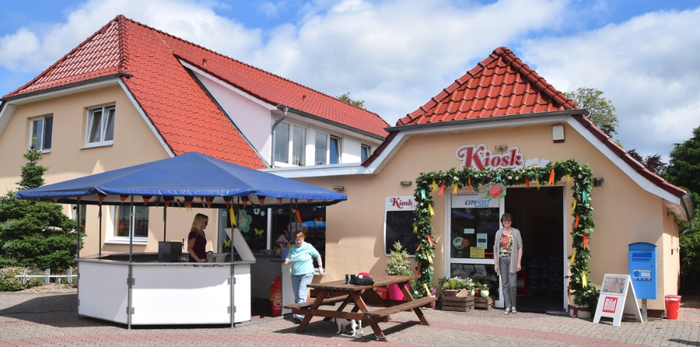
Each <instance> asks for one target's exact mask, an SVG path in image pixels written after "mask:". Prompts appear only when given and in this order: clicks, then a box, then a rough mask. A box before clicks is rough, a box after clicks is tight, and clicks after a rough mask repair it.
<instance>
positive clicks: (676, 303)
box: [665, 295, 681, 319]
mask: <svg viewBox="0 0 700 347" xmlns="http://www.w3.org/2000/svg"><path fill="white" fill-rule="evenodd" d="M665 298H666V318H667V319H678V311H679V310H680V309H681V296H680V295H666V297H665Z"/></svg>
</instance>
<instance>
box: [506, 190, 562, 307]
mask: <svg viewBox="0 0 700 347" xmlns="http://www.w3.org/2000/svg"><path fill="white" fill-rule="evenodd" d="M562 194H563V187H541V188H540V189H532V188H531V189H525V188H508V194H507V195H506V197H505V212H508V213H510V214H512V215H513V227H514V228H517V229H519V230H520V232H521V235H522V238H523V259H522V263H521V265H522V270H521V271H520V272H519V273H518V297H517V307H518V310H519V311H523V312H546V311H563V310H564V230H563V223H564V222H563V218H564V216H563V197H562Z"/></svg>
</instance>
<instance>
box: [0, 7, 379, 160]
mask: <svg viewBox="0 0 700 347" xmlns="http://www.w3.org/2000/svg"><path fill="white" fill-rule="evenodd" d="M178 59H182V60H184V61H187V62H188V63H190V64H192V65H194V66H196V67H197V68H199V69H201V70H203V71H206V72H207V73H210V74H212V75H214V76H217V77H218V78H221V79H222V80H224V81H225V82H228V83H230V84H231V85H233V86H235V87H236V88H238V89H240V90H243V91H245V92H247V93H249V94H251V95H252V96H254V97H257V98H259V99H261V100H263V101H265V102H268V103H270V104H272V105H279V104H282V105H285V106H289V107H291V108H294V109H297V110H300V111H303V112H306V113H309V114H313V115H316V116H318V117H321V118H325V119H328V120H330V121H333V122H338V123H340V124H343V125H347V126H351V127H354V128H356V129H359V130H362V131H366V132H369V133H372V134H376V135H379V136H386V135H387V133H386V131H385V130H384V128H385V127H387V126H388V124H387V123H386V122H385V121H384V120H383V119H381V118H380V117H379V116H378V115H377V114H375V113H372V112H369V111H366V110H364V109H361V108H358V107H355V106H352V105H349V104H347V103H345V102H342V101H340V100H338V99H336V98H334V97H331V96H328V95H326V94H323V93H320V92H318V91H315V90H313V89H310V88H307V87H304V86H302V85H299V84H297V83H294V82H292V81H290V80H287V79H284V78H282V77H280V76H277V75H274V74H271V73H268V72H265V71H263V70H260V69H257V68H255V67H252V66H250V65H246V64H244V63H241V62H240V61H237V60H234V59H231V58H229V57H226V56H224V55H221V54H218V53H216V52H213V51H211V50H208V49H205V48H203V47H200V46H198V45H195V44H193V43H190V42H187V41H184V40H182V39H179V38H177V37H174V36H172V35H169V34H167V33H164V32H162V31H159V30H156V29H153V28H151V27H148V26H146V25H143V24H141V23H138V22H136V21H133V20H130V19H127V18H125V17H124V16H121V15H119V16H117V17H116V18H115V19H113V20H112V21H110V22H109V23H107V25H105V26H104V27H103V28H102V29H100V30H98V31H97V32H96V33H95V34H93V35H92V36H91V37H89V38H88V39H87V40H85V41H84V42H83V43H81V44H80V45H79V46H78V47H76V48H74V49H73V50H72V51H71V52H70V53H68V54H66V55H65V56H64V57H63V58H61V59H60V60H59V61H57V62H56V63H55V64H53V65H52V66H51V67H49V68H48V69H46V70H45V71H44V72H42V73H41V74H40V75H39V76H37V77H36V78H35V79H34V80H32V81H31V82H29V83H27V84H26V85H24V86H22V87H20V88H19V89H17V90H15V91H13V92H12V93H10V94H8V95H5V96H4V97H3V98H7V97H14V96H20V95H22V94H26V93H30V92H38V91H41V90H45V89H48V88H52V87H61V86H66V85H69V84H72V83H77V82H83V81H89V80H92V79H95V78H99V77H105V76H110V75H115V74H127V75H125V76H124V75H120V76H121V78H122V80H123V81H124V84H125V85H126V86H127V88H128V89H129V91H130V92H131V93H132V94H133V95H134V98H135V99H136V102H137V103H138V104H139V105H140V106H141V108H142V109H143V110H144V112H145V113H146V116H147V117H148V118H149V119H150V120H151V122H152V123H153V126H154V127H155V128H156V130H157V131H158V133H159V134H160V135H161V136H162V138H163V139H164V141H165V142H166V143H167V145H168V146H169V147H170V149H171V150H172V151H173V153H174V154H175V155H179V154H182V153H186V152H200V153H203V154H206V155H209V156H211V157H214V158H218V159H222V160H226V161H229V162H232V163H236V164H239V165H244V166H247V167H251V168H263V167H265V163H264V162H263V160H262V158H260V156H259V155H258V153H256V152H255V150H253V148H252V147H251V145H250V144H249V143H248V142H247V140H246V139H245V138H244V137H243V136H242V135H241V134H240V132H239V131H238V129H237V128H236V126H235V125H234V124H233V123H232V122H231V121H230V120H229V118H228V117H227V116H226V115H225V114H224V113H223V112H222V111H221V110H220V109H219V108H218V106H217V105H216V103H215V102H213V101H212V100H211V99H210V98H209V96H208V95H207V93H206V92H205V91H204V90H202V88H201V87H200V86H199V84H198V83H197V81H196V80H195V79H194V78H192V76H191V75H190V74H189V72H188V71H187V70H186V69H185V68H184V67H183V66H182V64H181V63H180V61H179V60H178Z"/></svg>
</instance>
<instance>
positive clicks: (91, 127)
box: [85, 105, 114, 147]
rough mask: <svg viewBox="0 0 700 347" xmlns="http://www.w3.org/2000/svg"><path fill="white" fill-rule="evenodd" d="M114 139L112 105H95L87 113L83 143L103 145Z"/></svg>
mask: <svg viewBox="0 0 700 347" xmlns="http://www.w3.org/2000/svg"><path fill="white" fill-rule="evenodd" d="M113 141H114V105H112V106H102V107H95V108H91V109H89V110H88V113H87V134H86V136H85V145H86V146H88V147H92V146H105V145H111V144H112V142H113Z"/></svg>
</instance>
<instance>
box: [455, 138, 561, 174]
mask: <svg viewBox="0 0 700 347" xmlns="http://www.w3.org/2000/svg"><path fill="white" fill-rule="evenodd" d="M455 155H456V157H457V159H458V160H461V161H462V165H461V166H460V168H462V169H464V168H472V169H477V170H483V169H485V168H488V169H491V170H496V169H505V168H511V169H518V168H523V167H530V166H545V165H547V164H548V163H549V160H547V159H540V158H532V159H528V160H525V156H523V154H522V153H520V149H519V148H518V147H511V148H510V149H508V151H507V152H506V153H502V154H494V153H493V152H491V151H490V150H489V149H488V148H487V147H486V145H485V144H483V143H482V144H480V145H465V146H462V147H459V148H457V152H455Z"/></svg>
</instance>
